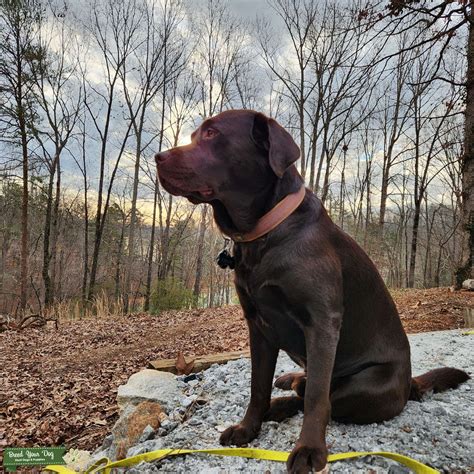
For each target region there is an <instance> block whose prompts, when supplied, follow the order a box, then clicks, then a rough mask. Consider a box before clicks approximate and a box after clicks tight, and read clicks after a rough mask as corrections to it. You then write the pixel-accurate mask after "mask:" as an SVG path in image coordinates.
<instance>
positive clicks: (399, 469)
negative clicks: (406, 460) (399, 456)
mask: <svg viewBox="0 0 474 474" xmlns="http://www.w3.org/2000/svg"><path fill="white" fill-rule="evenodd" d="M388 474H410V469H408V468H406V467H403V466H397V465H394V466H390V468H389V469H388Z"/></svg>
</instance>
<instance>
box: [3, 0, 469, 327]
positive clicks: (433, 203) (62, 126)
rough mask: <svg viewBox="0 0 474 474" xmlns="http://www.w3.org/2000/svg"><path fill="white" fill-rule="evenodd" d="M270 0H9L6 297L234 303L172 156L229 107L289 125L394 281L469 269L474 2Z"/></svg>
mask: <svg viewBox="0 0 474 474" xmlns="http://www.w3.org/2000/svg"><path fill="white" fill-rule="evenodd" d="M256 3H258V4H259V7H258V8H256V9H255V11H252V12H249V11H248V10H247V9H246V3H245V2H230V1H229V2H228V1H224V0H193V1H184V0H101V1H99V0H80V1H72V0H0V245H1V253H0V313H3V314H8V315H16V314H19V313H21V314H26V313H40V314H48V315H51V316H52V317H54V315H55V314H58V313H64V314H67V315H69V317H70V318H80V317H84V316H86V315H87V314H99V313H105V314H127V313H129V312H132V311H141V310H144V311H151V312H155V313H156V312H159V311H161V310H164V309H173V308H176V309H179V308H191V307H214V306H220V305H224V304H232V303H235V302H236V296H235V292H234V290H233V276H232V272H231V271H230V270H222V269H220V268H219V267H217V265H216V264H215V259H216V256H217V254H218V252H219V251H220V250H221V249H222V248H224V246H226V245H228V243H227V242H225V241H224V237H223V236H222V235H221V234H220V233H219V231H218V229H217V228H216V226H215V224H214V222H213V216H212V210H211V209H209V208H208V207H207V206H206V205H200V206H198V207H194V206H192V205H191V204H190V203H188V202H187V201H186V200H185V199H183V198H176V197H173V196H171V195H169V194H167V193H166V191H165V190H164V189H162V188H161V187H160V184H159V182H158V179H157V175H156V165H155V162H154V155H155V153H157V152H158V151H161V150H165V149H167V148H170V147H173V146H176V145H180V144H185V143H187V142H189V137H190V134H191V132H192V131H193V130H194V129H195V128H196V127H197V126H199V124H200V123H201V122H202V121H203V120H204V119H205V118H206V117H210V116H212V115H214V114H217V113H219V112H221V111H223V110H227V109H242V108H244V109H254V110H258V111H261V112H263V113H265V114H267V115H269V116H271V117H273V118H275V119H276V120H278V122H279V123H280V124H281V125H282V126H284V127H285V128H286V129H287V130H289V131H290V133H291V134H292V135H293V137H294V138H295V140H296V142H297V143H298V145H299V147H300V150H301V158H300V161H299V165H298V166H299V171H300V173H301V175H302V176H303V177H304V179H305V182H306V186H307V187H308V188H309V189H311V190H313V191H314V192H315V193H316V194H317V195H318V196H319V198H320V199H321V200H322V202H323V203H324V205H325V207H326V208H327V210H328V212H329V214H330V215H331V217H332V219H333V220H334V221H335V222H336V223H337V225H338V226H339V227H341V228H342V229H344V230H345V231H346V232H347V233H349V234H350V235H351V236H352V237H354V238H355V239H356V240H357V241H358V242H359V243H360V244H361V245H362V247H363V248H364V249H365V250H366V252H367V253H368V254H369V255H370V257H371V258H372V260H373V261H374V262H375V264H376V265H377V267H378V269H379V271H380V273H381V274H382V276H383V278H384V280H385V282H386V283H387V285H388V286H389V287H391V288H431V287H438V286H455V287H458V286H459V284H460V282H462V280H463V279H465V278H467V277H468V276H469V272H470V271H471V266H472V246H473V236H472V234H473V231H472V228H473V225H472V222H473V217H472V216H473V211H472V207H473V204H472V201H473V198H472V197H469V196H470V195H472V187H473V181H474V170H473V165H472V154H473V153H472V152H473V150H472V143H473V142H474V140H473V130H472V128H473V126H472V125H473V124H472V118H470V117H472V112H473V111H472V110H471V109H472V107H473V106H472V99H471V94H472V93H471V92H470V87H469V85H470V84H471V82H472V81H471V82H469V81H466V77H467V76H469V74H470V76H472V74H473V72H474V69H473V68H474V66H473V65H471V64H470V61H469V58H470V54H469V52H470V51H472V47H470V45H471V43H473V45H474V39H472V38H471V36H470V34H469V33H470V27H471V24H472V23H471V22H472V16H471V10H470V2H466V1H457V2H456V1H455V2H452V1H441V0H438V1H436V2H419V1H391V2H388V1H376V2H366V1H364V0H344V1H340V2H339V1H338V2H333V1H330V0H316V1H312V0H268V2H263V1H262V2H256ZM470 76H469V77H470ZM251 179H252V177H251V176H249V180H251ZM466 262H467V263H466Z"/></svg>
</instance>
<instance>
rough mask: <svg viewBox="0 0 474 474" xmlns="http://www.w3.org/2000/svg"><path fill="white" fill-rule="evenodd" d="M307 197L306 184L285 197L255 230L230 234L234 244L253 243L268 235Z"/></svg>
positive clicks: (258, 222)
mask: <svg viewBox="0 0 474 474" xmlns="http://www.w3.org/2000/svg"><path fill="white" fill-rule="evenodd" d="M305 195H306V189H305V187H304V184H303V185H302V186H301V188H300V189H299V190H298V191H297V192H296V193H293V194H288V196H285V197H284V198H283V199H282V200H281V201H280V202H279V203H278V204H277V205H276V206H275V207H274V208H273V209H270V210H269V211H268V212H267V213H266V214H265V215H263V216H262V217H261V218H260V219H259V220H258V221H257V225H256V226H255V228H254V229H253V230H252V231H250V232H247V233H239V232H235V233H233V234H229V237H230V238H231V239H232V240H233V241H234V242H238V243H240V242H252V241H253V240H257V239H258V238H260V237H263V236H264V235H265V234H268V233H269V232H270V231H271V230H273V229H274V228H275V227H277V226H279V225H280V224H281V223H282V222H283V221H284V220H285V219H286V218H287V217H288V216H290V215H291V214H292V213H293V212H294V211H295V210H296V209H297V208H298V207H299V205H300V204H301V203H302V202H303V199H304V197H305Z"/></svg>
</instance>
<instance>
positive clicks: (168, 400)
mask: <svg viewBox="0 0 474 474" xmlns="http://www.w3.org/2000/svg"><path fill="white" fill-rule="evenodd" d="M179 395H180V390H179V388H178V382H177V380H176V376H175V375H173V374H170V373H169V372H160V371H158V370H152V369H144V370H141V371H140V372H137V373H136V374H133V375H132V376H131V377H130V378H129V379H128V382H127V383H126V384H125V385H120V386H119V388H118V391H117V403H118V405H119V408H121V409H122V408H123V407H124V406H126V405H128V404H132V405H138V404H139V403H140V402H143V401H151V402H156V403H159V404H160V405H161V406H162V407H163V408H164V409H165V410H168V411H169V410H170V409H171V408H172V407H173V405H174V399H175V397H178V396H179Z"/></svg>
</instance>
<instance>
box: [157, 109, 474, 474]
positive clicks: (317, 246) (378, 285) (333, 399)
mask: <svg viewBox="0 0 474 474" xmlns="http://www.w3.org/2000/svg"><path fill="white" fill-rule="evenodd" d="M191 138H192V142H191V144H189V145H186V146H181V147H177V148H173V149H171V150H168V151H165V152H162V153H158V154H157V155H156V157H155V158H156V162H157V165H158V174H159V178H160V181H161V183H162V185H163V187H164V188H165V189H166V190H167V191H168V192H170V193H171V194H174V195H177V196H185V197H186V198H188V199H189V200H190V201H191V202H192V203H194V204H198V203H208V204H210V205H211V206H212V208H213V210H214V218H215V220H216V223H217V225H218V226H219V228H220V229H221V230H222V232H223V233H224V234H227V235H229V236H234V240H235V244H234V256H235V286H236V290H237V293H238V296H239V299H240V302H241V304H242V308H243V311H244V314H245V318H246V320H247V323H248V328H249V334H250V349H251V356H252V381H251V397H250V403H249V406H248V409H247V412H246V414H245V416H244V418H243V420H242V421H241V423H239V424H238V425H235V426H231V427H230V428H228V429H227V430H226V431H224V433H222V436H221V438H220V442H221V443H222V444H224V445H230V444H233V445H238V446H240V445H243V444H246V443H248V442H249V441H251V440H253V439H254V438H255V437H256V436H257V435H258V432H259V430H260V427H261V424H262V422H263V421H264V420H277V421H279V420H282V419H284V418H286V417H289V416H292V415H294V414H295V413H297V412H298V411H299V410H303V411H304V419H303V427H302V430H301V434H300V437H299V440H298V442H297V443H296V446H295V448H294V449H293V452H292V453H291V455H290V457H289V459H288V463H287V467H288V470H289V471H290V472H309V471H311V470H321V469H323V468H324V466H325V465H326V460H327V455H328V450H327V447H326V442H325V435H326V426H327V424H328V422H329V418H330V417H332V418H333V419H335V420H339V421H342V422H349V423H374V422H380V421H382V420H388V419H390V418H392V417H394V416H396V415H398V414H399V413H400V412H401V411H402V410H403V407H404V406H405V404H406V402H407V400H409V399H420V397H421V396H422V395H423V393H425V392H427V391H430V390H434V391H439V390H444V389H447V388H451V387H455V386H457V385H458V384H459V383H461V382H463V381H465V380H467V379H468V378H469V376H468V375H467V374H466V373H465V372H462V371H460V370H457V369H452V368H441V369H436V370H433V371H431V372H428V373H427V374H424V375H422V376H420V377H415V378H412V376H411V369H410V347H409V344H408V340H407V337H406V335H405V332H404V330H403V327H402V324H401V322H400V317H399V315H398V312H397V309H396V307H395V304H394V302H393V300H392V298H391V296H390V293H389V292H388V290H387V288H386V287H385V285H384V283H383V281H382V278H381V277H380V275H379V273H378V271H377V269H376V268H375V266H374V264H373V263H372V261H371V260H370V259H369V257H368V256H367V255H366V254H365V252H364V251H363V250H362V249H361V248H360V247H359V245H357V243H356V242H355V241H354V240H353V239H352V238H350V237H349V236H348V235H347V234H346V233H344V232H343V231H342V230H341V229H339V228H338V227H337V226H336V225H335V224H334V223H333V222H332V221H331V219H330V218H329V216H328V214H327V212H326V210H325V209H324V207H323V206H322V204H321V201H320V200H319V199H318V198H317V197H316V196H315V195H314V194H313V193H312V192H311V191H309V190H307V189H306V191H304V189H301V187H302V186H303V179H302V178H301V176H300V174H299V173H298V171H297V169H296V167H295V165H294V163H295V161H296V160H297V159H298V158H299V155H300V151H299V148H298V146H297V145H296V144H295V142H294V141H293V139H292V137H291V136H290V134H289V133H288V132H287V131H285V129H283V128H282V127H281V126H280V125H279V124H278V123H277V122H276V121H275V120H273V119H271V118H268V117H266V116H265V115H263V114H261V113H258V112H254V111H251V110H230V111H227V112H223V113H221V114H219V115H216V116H215V117H212V118H209V119H207V120H205V121H204V122H203V124H202V125H201V126H200V127H199V128H198V129H197V130H196V131H195V132H194V133H193V134H192V135H191ZM299 190H300V192H302V193H303V194H302V201H301V203H300V204H299V205H298V206H297V208H296V209H295V210H294V211H293V212H292V213H291V214H290V215H288V216H287V217H286V219H284V220H283V222H281V223H280V224H279V225H277V226H276V227H274V228H273V229H272V230H270V231H269V232H267V233H265V234H264V235H263V236H261V237H260V238H257V239H255V240H252V241H250V242H239V236H242V235H245V234H246V233H252V231H253V229H254V228H255V226H257V224H258V222H259V220H260V219H261V217H262V216H263V215H265V214H266V213H268V212H269V211H271V210H272V209H274V208H275V206H276V205H277V203H279V202H281V201H282V200H283V199H284V198H286V197H287V196H290V197H291V196H292V195H293V194H294V195H296V194H297V193H298V191H299ZM235 236H237V237H235ZM240 240H242V238H241V237H240ZM280 349H282V350H284V351H285V352H287V353H288V354H289V356H290V357H291V358H292V359H293V360H294V361H296V362H297V363H298V364H299V365H301V366H302V367H303V368H304V371H302V372H301V373H292V374H286V375H284V376H282V377H280V378H278V379H277V380H276V382H275V385H276V386H278V387H281V388H283V389H293V390H295V392H296V395H294V396H290V397H280V398H275V399H273V400H271V391H272V382H273V375H274V371H275V363H276V360H277V356H278V351H279V350H280Z"/></svg>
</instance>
